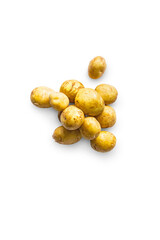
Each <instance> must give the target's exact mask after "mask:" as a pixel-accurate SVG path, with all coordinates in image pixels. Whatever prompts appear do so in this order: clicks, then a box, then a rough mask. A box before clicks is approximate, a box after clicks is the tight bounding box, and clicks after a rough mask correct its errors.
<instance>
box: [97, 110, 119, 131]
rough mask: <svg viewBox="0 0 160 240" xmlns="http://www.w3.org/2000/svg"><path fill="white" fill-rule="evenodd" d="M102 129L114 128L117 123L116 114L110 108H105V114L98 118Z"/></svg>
mask: <svg viewBox="0 0 160 240" xmlns="http://www.w3.org/2000/svg"><path fill="white" fill-rule="evenodd" d="M96 119H97V120H98V122H99V123H100V125H101V127H102V128H108V127H112V126H113V125H114V124H115V123H116V112H115V110H114V109H113V108H112V107H110V106H105V107H104V109H103V112H102V113H101V114H100V115H98V116H96Z"/></svg>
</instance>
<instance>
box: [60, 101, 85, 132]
mask: <svg viewBox="0 0 160 240" xmlns="http://www.w3.org/2000/svg"><path fill="white" fill-rule="evenodd" d="M60 120H61V123H62V125H63V126H64V127H65V128H66V129H68V130H75V129H78V128H80V126H81V125H82V123H83V121H84V113H83V112H82V110H81V109H79V108H77V107H75V106H72V105H71V106H69V107H67V108H66V109H65V110H64V111H63V112H62V113H61V116H60Z"/></svg>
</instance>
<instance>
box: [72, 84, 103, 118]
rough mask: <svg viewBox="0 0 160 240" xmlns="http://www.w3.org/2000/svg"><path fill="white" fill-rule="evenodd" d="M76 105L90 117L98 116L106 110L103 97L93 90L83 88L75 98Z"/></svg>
mask: <svg viewBox="0 0 160 240" xmlns="http://www.w3.org/2000/svg"><path fill="white" fill-rule="evenodd" d="M75 105H76V106H77V107H78V108H80V109H81V110H82V111H83V112H84V114H86V115H89V116H97V115H99V114H100V113H101V112H102V111H103V109H104V101H103V99H102V97H101V96H100V95H99V93H97V92H96V91H95V90H93V89H91V88H82V89H80V90H79V91H78V93H77V95H76V98H75Z"/></svg>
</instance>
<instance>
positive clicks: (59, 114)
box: [58, 111, 62, 122]
mask: <svg viewBox="0 0 160 240" xmlns="http://www.w3.org/2000/svg"><path fill="white" fill-rule="evenodd" d="M61 113H62V111H61V112H58V119H59V121H60V122H61V119H60V117H61Z"/></svg>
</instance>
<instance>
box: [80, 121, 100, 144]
mask: <svg viewBox="0 0 160 240" xmlns="http://www.w3.org/2000/svg"><path fill="white" fill-rule="evenodd" d="M100 131H101V126H100V124H99V122H98V121H97V120H96V119H95V118H94V117H86V118H85V119H84V122H83V124H82V126H81V127H80V132H81V135H82V137H84V138H85V139H88V140H92V139H94V138H96V137H98V135H99V133H100Z"/></svg>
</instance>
